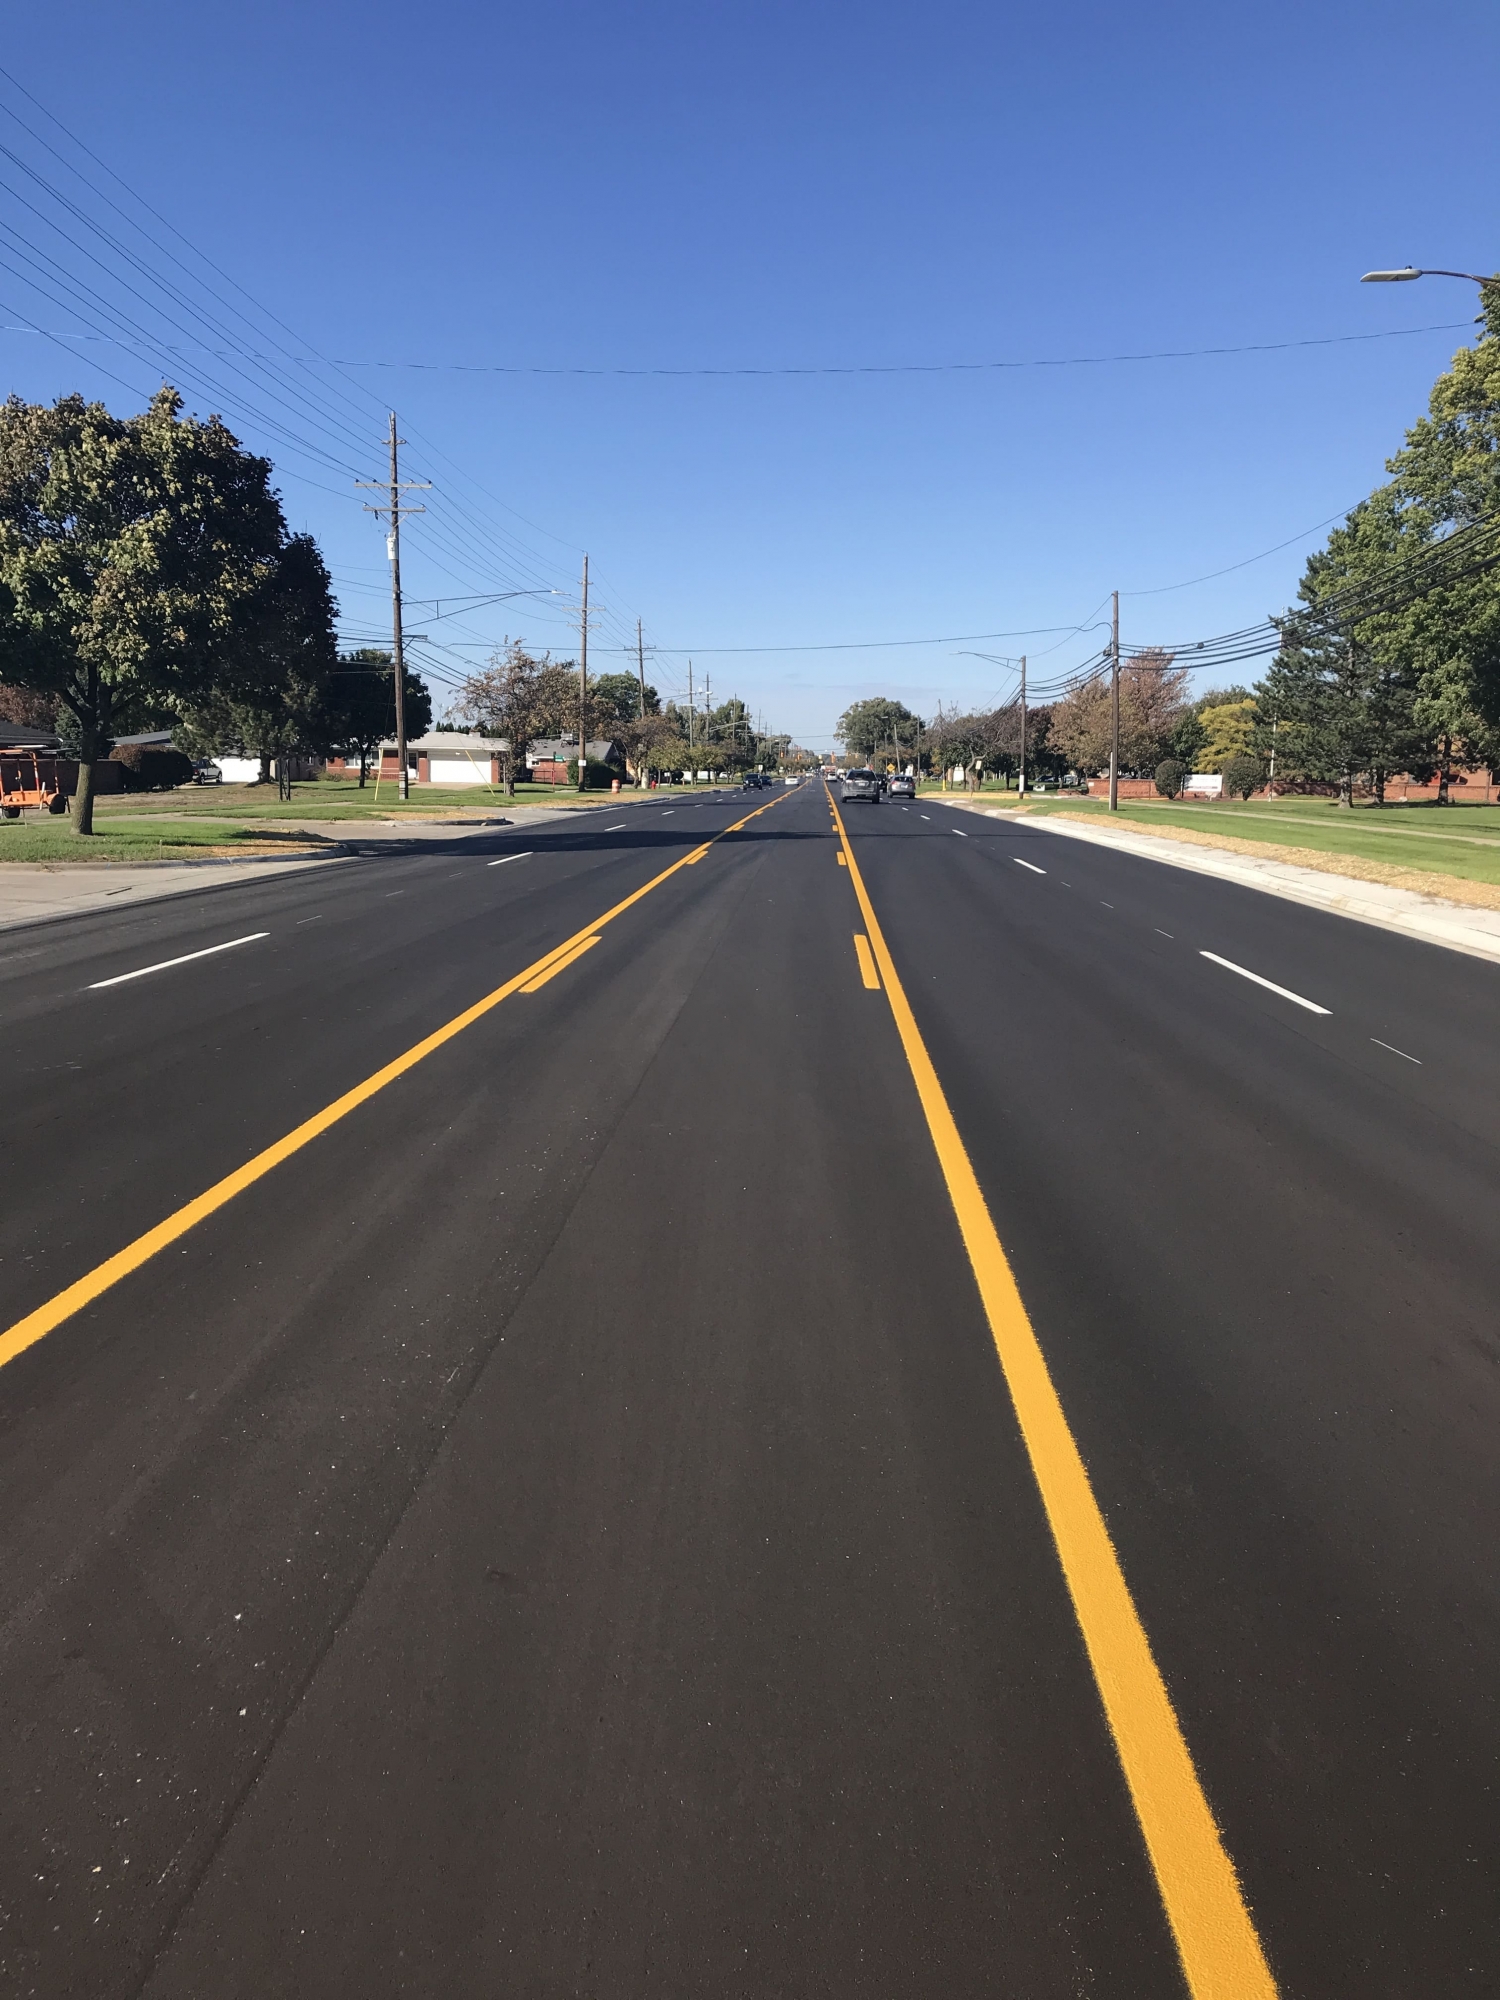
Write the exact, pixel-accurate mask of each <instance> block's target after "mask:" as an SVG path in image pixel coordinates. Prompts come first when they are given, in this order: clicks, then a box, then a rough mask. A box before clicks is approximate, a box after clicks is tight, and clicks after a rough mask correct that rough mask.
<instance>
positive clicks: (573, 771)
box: [568, 757, 625, 792]
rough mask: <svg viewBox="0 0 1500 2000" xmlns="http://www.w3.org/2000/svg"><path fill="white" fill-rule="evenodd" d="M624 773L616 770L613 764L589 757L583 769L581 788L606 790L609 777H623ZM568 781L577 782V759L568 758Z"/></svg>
mask: <svg viewBox="0 0 1500 2000" xmlns="http://www.w3.org/2000/svg"><path fill="white" fill-rule="evenodd" d="M624 776H625V773H624V772H623V771H617V770H616V769H615V767H614V765H613V764H601V763H600V762H599V759H598V758H597V757H590V759H589V761H588V763H587V764H586V765H585V766H584V771H583V789H584V790H585V791H586V792H607V791H608V790H609V784H610V780H611V778H623V777H624ZM568 783H569V784H570V785H576V784H577V783H578V759H577V758H576V757H570V758H569V759H568Z"/></svg>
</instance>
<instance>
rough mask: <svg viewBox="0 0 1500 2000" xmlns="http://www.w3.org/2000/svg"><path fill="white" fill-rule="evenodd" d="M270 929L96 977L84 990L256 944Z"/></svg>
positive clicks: (252, 932)
mask: <svg viewBox="0 0 1500 2000" xmlns="http://www.w3.org/2000/svg"><path fill="white" fill-rule="evenodd" d="M270 935H271V933H270V932H269V931H251V933H250V935H249V936H248V937H242V938H230V939H229V940H228V941H227V942H226V943H224V944H211V945H207V946H205V947H204V949H203V950H202V951H185V952H184V953H183V954H182V956H181V958H164V959H162V960H161V961H160V963H159V964H156V965H142V966H140V967H138V969H137V970H136V971H134V972H117V973H116V974H115V976H114V978H113V979H96V980H94V981H93V983H92V984H91V985H88V986H86V987H85V988H84V989H83V990H84V992H85V993H98V992H101V991H102V990H103V989H104V988H105V987H106V986H123V985H124V984H125V982H126V980H127V979H144V978H145V976H146V974H147V973H148V972H168V971H170V970H171V968H172V967H173V966H174V965H191V963H192V962H193V960H194V959H195V958H212V957H213V955H214V953H215V952H216V951H233V950H234V948H235V946H236V945H237V944H254V943H255V940H256V939H257V938H268V937H269V936H270Z"/></svg>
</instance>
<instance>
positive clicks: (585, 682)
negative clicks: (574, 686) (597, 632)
mask: <svg viewBox="0 0 1500 2000" xmlns="http://www.w3.org/2000/svg"><path fill="white" fill-rule="evenodd" d="M578 632H579V636H578V789H579V791H580V792H581V791H582V790H583V789H584V785H585V783H586V779H585V775H584V771H585V766H586V765H587V764H588V761H589V752H588V712H589V559H588V557H587V556H585V557H584V559H583V615H582V617H581V619H580V621H579V628H578Z"/></svg>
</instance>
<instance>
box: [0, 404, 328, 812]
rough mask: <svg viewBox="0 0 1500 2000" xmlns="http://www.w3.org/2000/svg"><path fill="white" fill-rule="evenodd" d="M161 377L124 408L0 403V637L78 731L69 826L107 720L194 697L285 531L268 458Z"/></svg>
mask: <svg viewBox="0 0 1500 2000" xmlns="http://www.w3.org/2000/svg"><path fill="white" fill-rule="evenodd" d="M181 410H182V401H181V398H180V397H179V396H178V394H177V392H176V391H175V390H174V389H169V388H164V389H162V390H160V391H159V392H158V393H157V395H156V396H155V397H153V399H152V401H151V403H150V405H149V407H148V408H147V409H146V410H145V411H143V412H142V413H141V414H140V415H139V416H134V417H126V418H119V417H114V416H111V414H110V413H109V411H108V410H107V409H105V408H104V406H103V405H102V404H99V403H86V402H85V401H84V399H83V398H82V397H81V396H66V397H64V398H62V399H61V400H60V401H59V402H57V403H55V404H53V405H52V406H50V407H46V406H43V405H39V404H34V403H25V402H22V401H21V400H20V398H19V397H15V396H12V397H11V398H10V399H9V401H8V402H7V403H6V404H5V405H4V407H3V409H0V648H3V657H4V660H5V676H6V679H7V680H8V681H9V682H11V683H12V684H14V685H19V686H21V687H24V688H26V689H27V690H28V691H29V692H31V693H33V694H36V695H41V696H51V697H54V698H55V699H56V701H57V702H58V704H59V705H60V708H61V709H62V711H63V712H64V713H65V714H66V716H67V717H68V718H69V719H70V723H71V730H72V733H73V734H75V735H76V737H77V741H78V746H79V755H80V762H79V777H78V788H77V792H76V794H75V796H74V800H73V826H74V830H75V832H77V833H80V834H88V833H91V832H92V831H93V803H94V791H93V767H94V763H95V761H96V760H97V759H98V758H99V757H101V756H103V755H104V753H105V752H106V751H107V750H108V748H109V745H110V742H111V740H112V737H113V734H114V732H115V731H116V729H118V728H119V727H120V726H121V725H124V726H127V727H128V726H129V725H130V724H132V723H136V724H138V723H143V722H144V723H150V722H160V721H162V720H164V719H172V718H175V717H178V716H181V715H183V714H185V713H186V712H187V711H188V710H189V709H190V708H191V707H192V706H193V705H194V704H195V703H197V702H200V701H202V700H204V699H205V698H207V697H208V696H209V695H210V694H211V693H212V691H213V690H214V688H215V687H216V686H217V685H218V684H219V682H220V681H221V679H222V678H223V676H224V675H225V673H226V671H227V670H228V669H230V668H231V667H232V666H233V664H234V663H235V660H236V657H237V655H238V654H239V653H240V652H241V650H242V648H243V646H244V639H245V631H246V624H247V620H252V621H253V620H254V618H255V617H256V616H257V611H256V607H257V605H258V604H259V603H261V602H262V601H263V598H264V593H265V591H266V588H267V585H268V582H269V581H270V580H271V579H272V578H273V577H274V576H275V573H276V571H277V568H278V565H279V562H280V559H281V557H282V554H283V551H284V549H285V547H286V544H287V541H288V536H287V530H286V524H285V522H284V521H283V519H282V513H281V507H280V504H279V502H278V500H277V498H276V495H275V494H274V493H273V491H272V490H271V485H270V466H269V464H268V463H267V461H266V460H265V459H263V458H257V457H255V456H253V455H252V454H251V453H249V452H246V451H244V450H242V449H241V447H240V445H239V444H238V442H237V441H236V440H235V438H234V437H233V436H232V435H231V434H230V432H229V431H228V430H227V429H226V428H225V426H224V425H223V424H222V423H220V422H219V420H218V419H217V418H214V417H211V418H209V419H208V421H207V422H199V421H198V420H197V419H196V418H184V417H183V416H182V414H181Z"/></svg>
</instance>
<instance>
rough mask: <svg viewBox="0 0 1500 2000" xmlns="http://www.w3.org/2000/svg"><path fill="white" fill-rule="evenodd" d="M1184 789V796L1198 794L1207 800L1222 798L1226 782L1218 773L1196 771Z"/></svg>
mask: <svg viewBox="0 0 1500 2000" xmlns="http://www.w3.org/2000/svg"><path fill="white" fill-rule="evenodd" d="M1182 789H1183V793H1184V794H1186V793H1188V792H1197V793H1198V794H1199V795H1200V797H1202V798H1205V799H1217V798H1222V797H1223V794H1224V780H1223V778H1222V777H1220V775H1219V773H1218V772H1217V771H1194V773H1193V775H1192V776H1191V777H1190V778H1189V779H1188V781H1187V783H1186V784H1185V785H1184V786H1183V788H1182Z"/></svg>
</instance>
